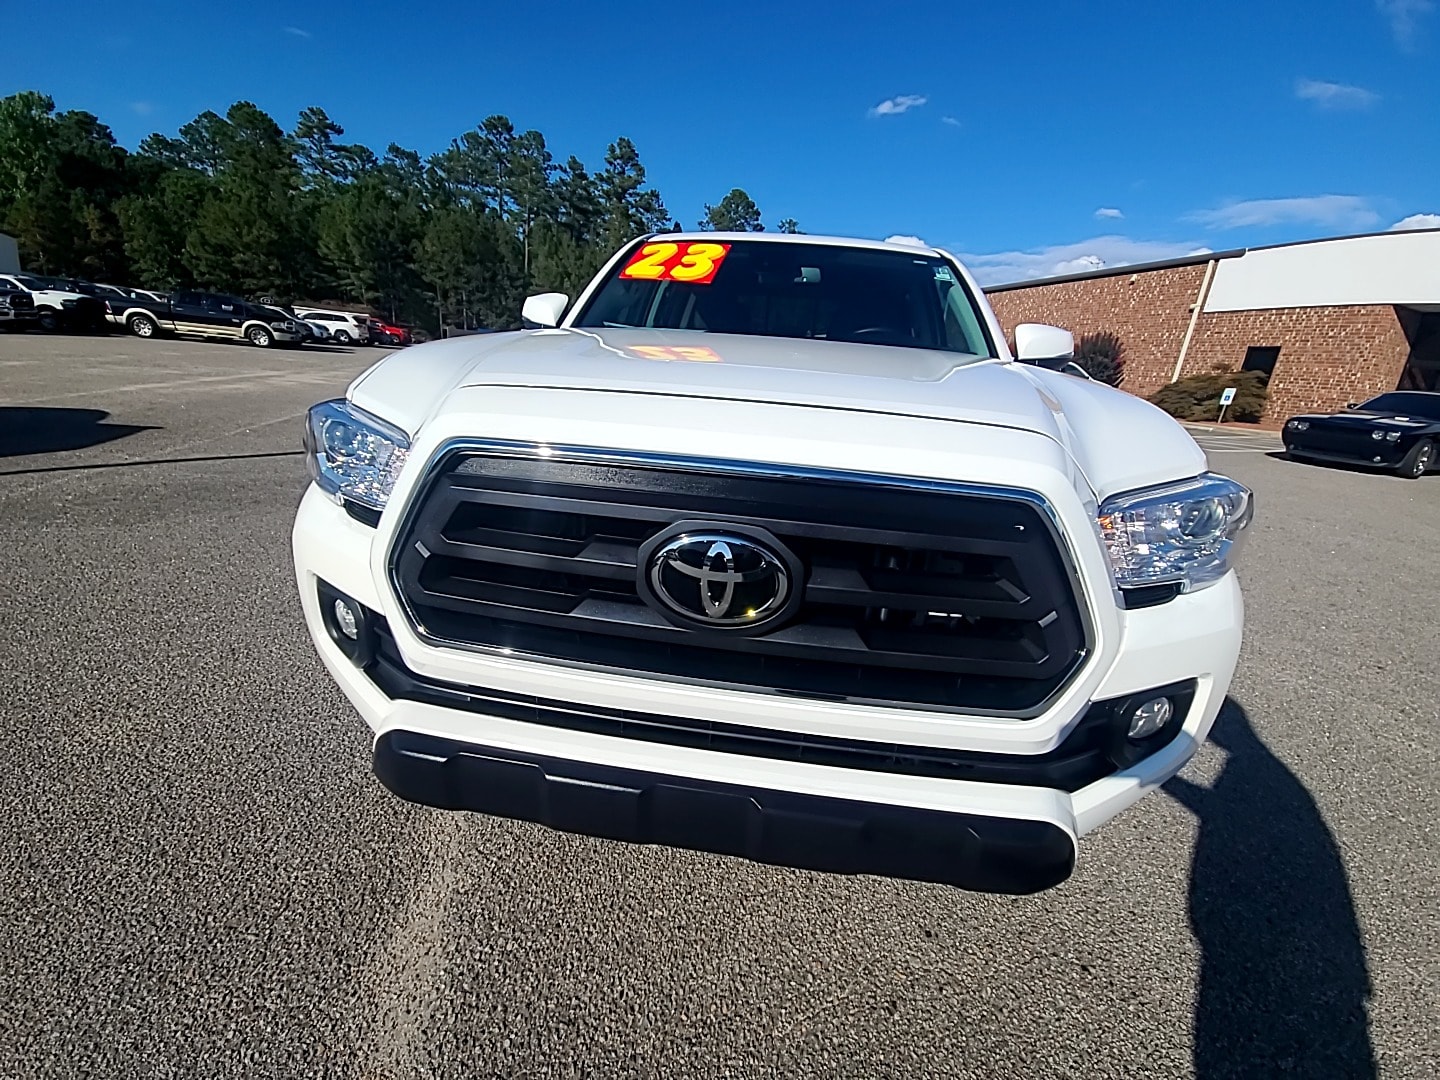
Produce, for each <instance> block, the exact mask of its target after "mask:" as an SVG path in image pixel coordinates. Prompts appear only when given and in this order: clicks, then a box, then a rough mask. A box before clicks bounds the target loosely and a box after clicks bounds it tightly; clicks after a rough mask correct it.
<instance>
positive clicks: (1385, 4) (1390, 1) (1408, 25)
mask: <svg viewBox="0 0 1440 1080" xmlns="http://www.w3.org/2000/svg"><path fill="white" fill-rule="evenodd" d="M1375 6H1376V7H1377V8H1379V9H1380V14H1381V15H1384V16H1385V18H1386V19H1388V20H1389V22H1390V32H1391V33H1392V34H1394V35H1395V43H1396V44H1397V45H1399V46H1400V47H1401V48H1402V49H1405V50H1406V51H1407V52H1408V51H1411V50H1413V49H1415V47H1416V45H1417V44H1418V43H1417V41H1416V38H1417V37H1419V34H1420V21H1421V20H1422V19H1424V18H1425V16H1427V15H1429V14H1430V12H1432V11H1434V10H1435V3H1434V0H1375Z"/></svg>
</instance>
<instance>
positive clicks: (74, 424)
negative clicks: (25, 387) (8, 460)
mask: <svg viewBox="0 0 1440 1080" xmlns="http://www.w3.org/2000/svg"><path fill="white" fill-rule="evenodd" d="M109 415H110V414H109V413H107V412H105V411H104V410H103V409H42V408H33V407H30V406H16V405H0V457H22V456H24V455H26V454H59V453H64V452H65V451H67V450H84V449H85V448H86V447H90V446H99V445H101V444H102V443H107V442H114V441H115V440H116V439H123V438H125V437H126V436H129V435H134V434H136V433H137V432H140V431H154V430H156V429H155V428H154V427H153V426H150V427H147V426H143V425H139V424H110V423H106V422H105V420H106V417H108V416H109Z"/></svg>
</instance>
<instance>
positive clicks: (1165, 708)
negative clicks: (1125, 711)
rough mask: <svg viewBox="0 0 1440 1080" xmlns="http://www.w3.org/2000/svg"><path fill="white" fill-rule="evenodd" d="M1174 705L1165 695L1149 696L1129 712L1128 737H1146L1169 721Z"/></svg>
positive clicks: (1172, 714) (1173, 711) (1173, 713)
mask: <svg viewBox="0 0 1440 1080" xmlns="http://www.w3.org/2000/svg"><path fill="white" fill-rule="evenodd" d="M1174 715H1175V706H1174V705H1172V704H1171V702H1170V699H1169V698H1167V697H1157V698H1151V699H1150V700H1149V701H1147V702H1145V704H1143V705H1141V706H1139V707H1138V708H1136V710H1135V711H1134V712H1132V713H1131V714H1130V732H1129V734H1130V738H1132V739H1148V738H1149V737H1150V736H1151V735H1154V734H1155V733H1156V732H1157V731H1159V730H1160V729H1161V728H1163V727H1164V726H1165V725H1166V724H1168V723H1169V722H1170V718H1171V717H1172V716H1174Z"/></svg>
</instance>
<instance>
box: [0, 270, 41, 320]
mask: <svg viewBox="0 0 1440 1080" xmlns="http://www.w3.org/2000/svg"><path fill="white" fill-rule="evenodd" d="M39 321H40V320H39V317H38V315H37V314H36V311H35V298H34V297H33V296H31V295H30V294H29V293H28V292H26V291H25V290H24V289H18V288H16V287H15V286H13V285H11V284H10V283H9V282H7V281H0V329H3V330H29V329H31V328H33V327H35V326H37V325H39Z"/></svg>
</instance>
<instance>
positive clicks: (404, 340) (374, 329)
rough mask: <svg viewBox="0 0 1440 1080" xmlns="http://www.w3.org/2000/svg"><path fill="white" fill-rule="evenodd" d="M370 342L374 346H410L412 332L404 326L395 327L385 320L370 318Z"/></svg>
mask: <svg viewBox="0 0 1440 1080" xmlns="http://www.w3.org/2000/svg"><path fill="white" fill-rule="evenodd" d="M370 341H371V343H372V344H374V345H409V344H410V343H411V341H412V338H411V336H410V331H409V329H408V328H406V327H404V326H394V325H392V324H390V323H387V322H386V321H385V320H384V319H380V318H377V317H376V316H374V315H371V316H370Z"/></svg>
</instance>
